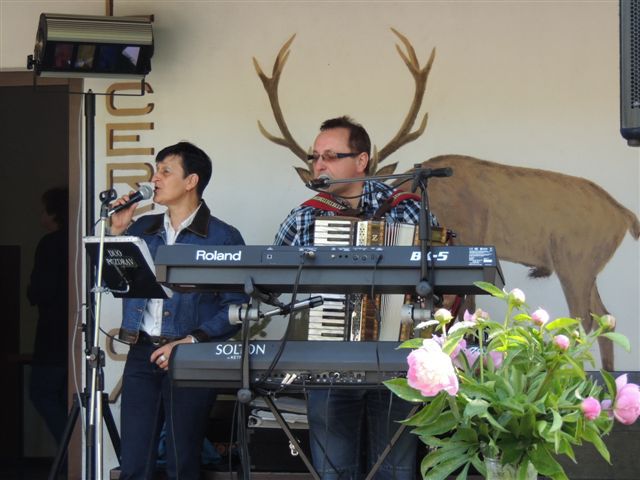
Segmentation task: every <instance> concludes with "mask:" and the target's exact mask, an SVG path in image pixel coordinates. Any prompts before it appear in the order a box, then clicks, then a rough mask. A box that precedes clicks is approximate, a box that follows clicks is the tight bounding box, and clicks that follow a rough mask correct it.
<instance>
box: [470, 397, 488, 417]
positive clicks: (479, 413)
mask: <svg viewBox="0 0 640 480" xmlns="http://www.w3.org/2000/svg"><path fill="white" fill-rule="evenodd" d="M488 409H489V402H487V401H486V400H481V399H479V398H476V399H473V400H471V401H470V402H469V403H467V406H466V407H465V408H464V418H465V419H469V418H473V417H483V416H484V414H485V413H487V410H488Z"/></svg>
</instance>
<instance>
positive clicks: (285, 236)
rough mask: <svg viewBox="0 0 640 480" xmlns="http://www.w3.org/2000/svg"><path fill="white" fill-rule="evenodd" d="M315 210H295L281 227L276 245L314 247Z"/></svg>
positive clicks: (274, 241) (300, 208) (306, 208)
mask: <svg viewBox="0 0 640 480" xmlns="http://www.w3.org/2000/svg"><path fill="white" fill-rule="evenodd" d="M313 212H314V210H313V208H310V207H298V208H294V209H293V210H292V211H291V213H290V214H289V216H288V217H287V218H285V220H284V222H282V224H281V225H280V228H279V229H278V233H276V237H275V239H274V240H273V244H274V245H290V246H298V245H302V246H306V245H313V228H312V227H313V222H314V214H313Z"/></svg>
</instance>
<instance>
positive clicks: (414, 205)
mask: <svg viewBox="0 0 640 480" xmlns="http://www.w3.org/2000/svg"><path fill="white" fill-rule="evenodd" d="M389 216H390V217H391V218H392V219H393V221H394V222H401V223H410V224H414V225H417V224H418V223H419V222H420V202H418V201H416V200H404V201H402V202H400V203H399V204H398V205H396V206H395V207H394V208H393V209H392V210H391V212H389ZM430 216H431V226H432V227H438V226H439V223H438V219H437V218H436V216H435V215H434V214H433V213H431V215H430Z"/></svg>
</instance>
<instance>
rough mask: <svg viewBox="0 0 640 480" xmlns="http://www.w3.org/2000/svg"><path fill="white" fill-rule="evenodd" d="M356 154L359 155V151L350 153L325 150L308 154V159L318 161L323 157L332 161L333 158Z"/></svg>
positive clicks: (326, 160)
mask: <svg viewBox="0 0 640 480" xmlns="http://www.w3.org/2000/svg"><path fill="white" fill-rule="evenodd" d="M356 155H358V153H354V152H350V153H336V152H324V153H322V154H320V153H313V154H310V155H307V160H309V161H310V162H317V161H318V160H320V159H321V158H322V160H323V161H325V162H332V161H333V160H338V159H339V158H347V157H355V156H356Z"/></svg>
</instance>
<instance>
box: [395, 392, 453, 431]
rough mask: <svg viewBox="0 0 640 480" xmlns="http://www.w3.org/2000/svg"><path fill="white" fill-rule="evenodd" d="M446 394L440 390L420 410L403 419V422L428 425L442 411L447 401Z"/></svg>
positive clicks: (413, 424)
mask: <svg viewBox="0 0 640 480" xmlns="http://www.w3.org/2000/svg"><path fill="white" fill-rule="evenodd" d="M446 396H447V393H446V392H440V393H439V394H438V395H436V397H435V398H434V399H433V400H432V401H431V402H429V403H428V404H427V405H426V406H425V407H424V408H423V409H422V410H420V411H419V412H418V413H416V414H415V415H414V416H412V417H410V418H408V419H406V420H404V421H403V423H406V424H407V425H411V426H419V425H429V424H430V423H432V422H433V421H434V420H435V419H436V418H438V417H439V416H440V414H441V413H442V410H443V409H444V405H445V403H446V401H447V399H446Z"/></svg>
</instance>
